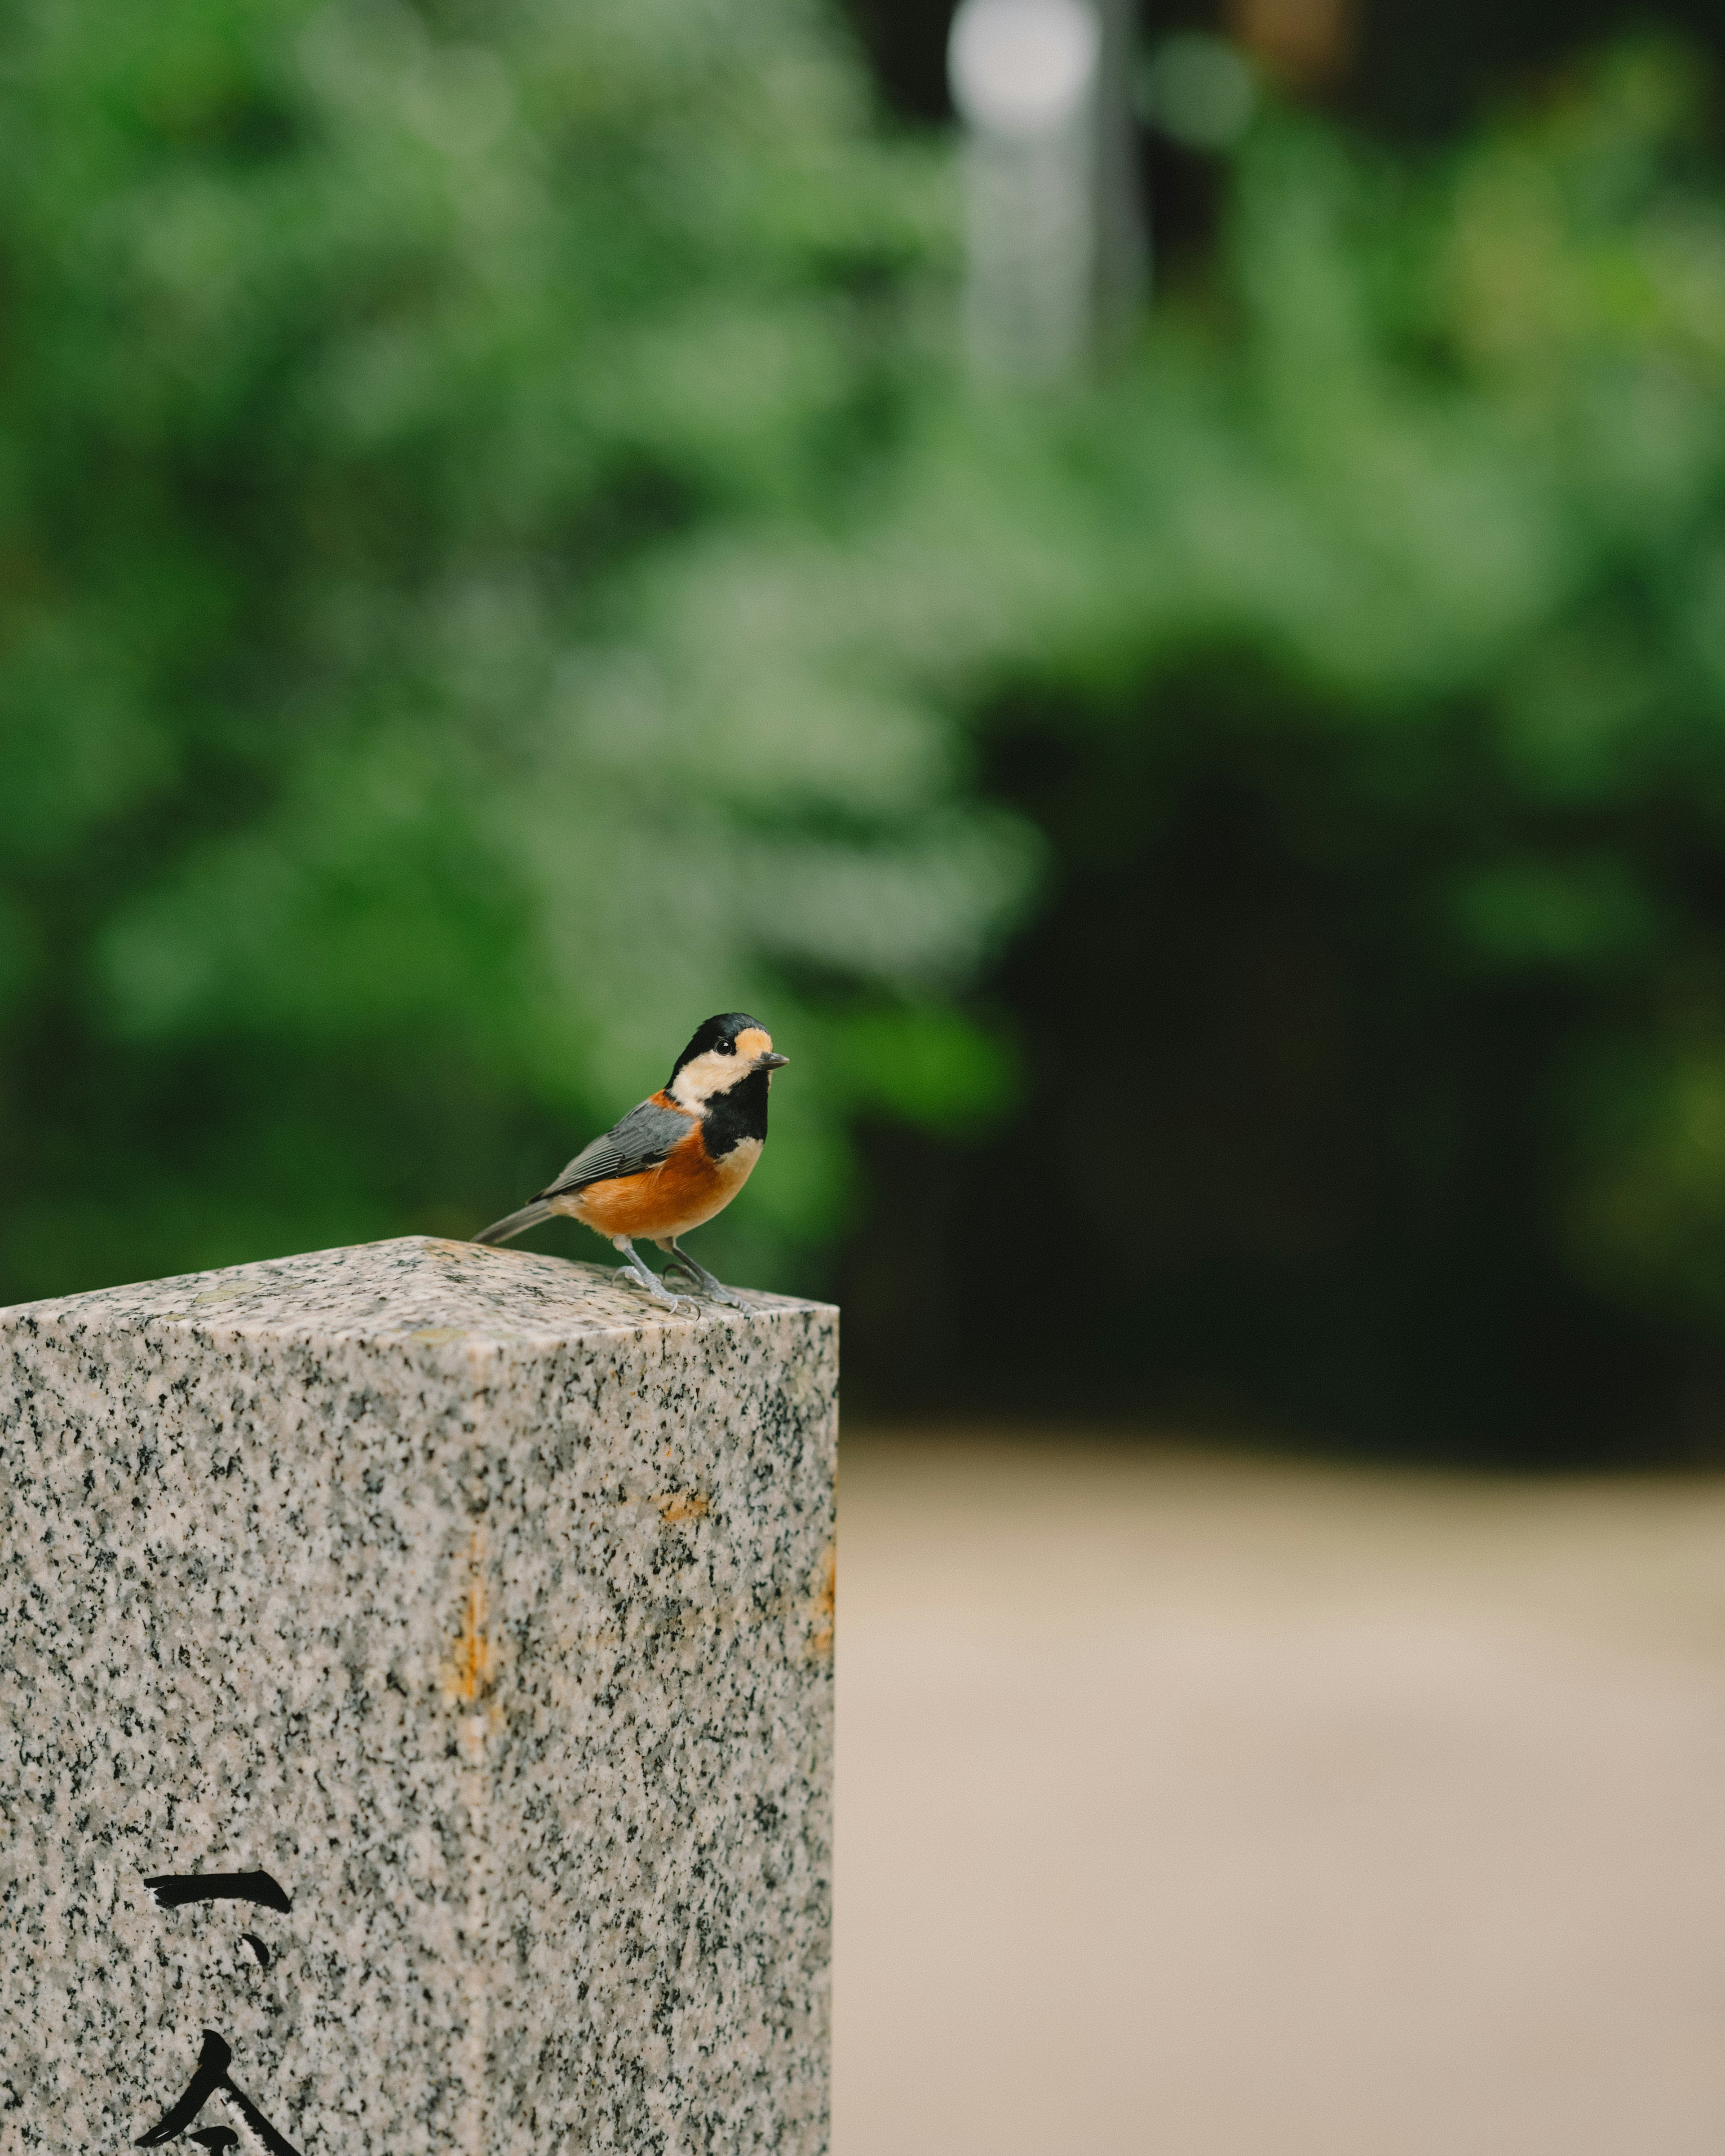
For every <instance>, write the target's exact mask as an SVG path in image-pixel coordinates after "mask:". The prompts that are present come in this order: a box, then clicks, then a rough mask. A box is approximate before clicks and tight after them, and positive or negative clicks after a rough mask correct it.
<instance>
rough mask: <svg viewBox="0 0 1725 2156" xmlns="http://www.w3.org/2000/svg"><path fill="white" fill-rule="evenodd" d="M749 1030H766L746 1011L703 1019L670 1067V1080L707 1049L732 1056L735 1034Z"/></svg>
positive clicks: (734, 1050) (724, 1013)
mask: <svg viewBox="0 0 1725 2156" xmlns="http://www.w3.org/2000/svg"><path fill="white" fill-rule="evenodd" d="M751 1028H752V1029H754V1030H755V1031H756V1032H757V1033H765V1032H766V1030H767V1029H766V1027H765V1026H764V1025H762V1023H761V1021H760V1019H757V1018H751V1017H750V1016H749V1014H748V1013H747V1011H724V1012H721V1014H720V1015H719V1016H718V1017H717V1018H710V1019H704V1020H703V1021H702V1023H701V1024H699V1025H698V1026H696V1029H695V1037H694V1039H692V1040H691V1042H690V1043H689V1045H688V1046H687V1047H686V1048H685V1050H683V1052H682V1054H681V1055H680V1056H679V1057H678V1058H677V1060H676V1061H675V1063H674V1064H673V1065H671V1077H672V1079H673V1080H674V1081H675V1077H676V1075H677V1073H678V1071H680V1070H681V1069H682V1067H683V1065H685V1063H692V1062H693V1061H694V1060H695V1059H696V1056H697V1055H706V1053H707V1051H708V1050H709V1049H713V1048H716V1049H717V1050H718V1051H719V1053H720V1054H721V1055H735V1054H736V1053H737V1034H740V1033H747V1032H748V1031H749V1030H750V1029H751Z"/></svg>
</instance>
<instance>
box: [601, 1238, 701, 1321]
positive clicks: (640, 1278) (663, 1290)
mask: <svg viewBox="0 0 1725 2156" xmlns="http://www.w3.org/2000/svg"><path fill="white" fill-rule="evenodd" d="M611 1247H612V1249H613V1250H621V1251H622V1253H623V1255H624V1263H623V1264H622V1265H619V1267H618V1268H617V1270H618V1273H619V1276H620V1277H621V1278H622V1279H624V1280H626V1281H633V1282H634V1285H635V1286H637V1287H644V1288H645V1289H646V1291H647V1292H648V1294H649V1295H650V1296H652V1297H653V1299H654V1301H655V1302H663V1303H665V1304H667V1305H669V1306H670V1308H671V1309H672V1310H675V1308H676V1306H677V1305H678V1304H679V1303H680V1302H686V1303H687V1304H688V1306H689V1307H690V1308H691V1310H698V1309H699V1308H700V1305H699V1304H698V1303H697V1302H696V1300H695V1298H694V1296H690V1295H673V1294H672V1293H671V1291H670V1289H669V1288H668V1287H667V1286H665V1282H664V1281H662V1280H660V1277H659V1276H658V1274H657V1273H655V1271H654V1270H653V1268H652V1266H651V1265H649V1264H648V1263H647V1260H645V1259H644V1257H642V1255H640V1253H639V1251H638V1250H636V1248H635V1246H634V1244H633V1243H632V1242H631V1241H630V1240H629V1237H628V1236H627V1235H614V1236H613V1237H612V1238H611Z"/></svg>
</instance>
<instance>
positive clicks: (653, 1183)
mask: <svg viewBox="0 0 1725 2156" xmlns="http://www.w3.org/2000/svg"><path fill="white" fill-rule="evenodd" d="M760 1153H761V1147H760V1142H759V1141H758V1140H757V1139H747V1140H745V1141H744V1142H743V1143H742V1144H741V1145H738V1146H736V1147H733V1148H732V1151H731V1152H728V1153H726V1155H725V1157H724V1158H723V1159H722V1160H717V1161H716V1160H714V1159H712V1158H711V1156H710V1155H709V1153H708V1152H707V1149H706V1145H705V1144H704V1143H703V1142H702V1139H701V1132H700V1130H699V1128H696V1129H695V1130H692V1131H691V1132H690V1133H689V1135H688V1137H685V1138H680V1139H679V1140H678V1142H677V1143H676V1145H675V1147H673V1149H672V1151H671V1152H670V1155H669V1156H668V1157H667V1158H665V1160H663V1161H662V1162H661V1163H660V1165H659V1166H658V1167H657V1168H644V1169H643V1170H642V1171H641V1173H639V1174H638V1175H619V1176H614V1177H613V1178H611V1179H610V1180H609V1181H608V1182H606V1183H589V1184H588V1187H587V1188H586V1189H585V1190H579V1191H575V1192H572V1193H571V1194H570V1196H569V1197H568V1198H567V1199H562V1200H561V1201H559V1200H557V1199H553V1200H552V1204H554V1205H555V1206H556V1207H557V1210H558V1211H559V1212H567V1213H571V1214H573V1215H574V1217H575V1218H576V1219H578V1220H580V1221H582V1222H583V1223H584V1224H586V1225H587V1226H588V1227H589V1228H594V1229H598V1232H599V1234H600V1235H628V1236H630V1237H634V1236H637V1235H644V1236H645V1237H646V1238H647V1239H648V1240H649V1241H653V1240H658V1239H659V1238H660V1237H663V1236H670V1235H684V1234H686V1232H687V1231H688V1230H689V1229H691V1228H698V1227H699V1226H700V1225H701V1223H702V1221H704V1220H711V1219H712V1217H713V1215H714V1214H716V1213H721V1212H723V1210H724V1209H725V1208H726V1206H727V1205H728V1204H730V1203H731V1201H732V1199H733V1198H734V1197H736V1195H737V1192H738V1191H739V1190H741V1189H742V1186H743V1184H744V1183H747V1181H748V1178H749V1171H750V1169H752V1168H753V1166H754V1164H755V1163H756V1161H757V1159H758V1158H760Z"/></svg>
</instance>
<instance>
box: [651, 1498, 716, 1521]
mask: <svg viewBox="0 0 1725 2156" xmlns="http://www.w3.org/2000/svg"><path fill="white" fill-rule="evenodd" d="M647 1502H648V1503H649V1505H656V1506H657V1507H659V1517H660V1519H661V1520H663V1521H664V1522H665V1526H666V1527H670V1524H671V1522H673V1521H674V1520H704V1519H705V1518H706V1516H707V1514H708V1513H709V1512H711V1510H712V1504H711V1500H710V1499H708V1498H706V1497H703V1496H701V1493H700V1491H698V1490H665V1491H660V1494H659V1496H656V1497H649V1499H648V1500H647Z"/></svg>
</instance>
